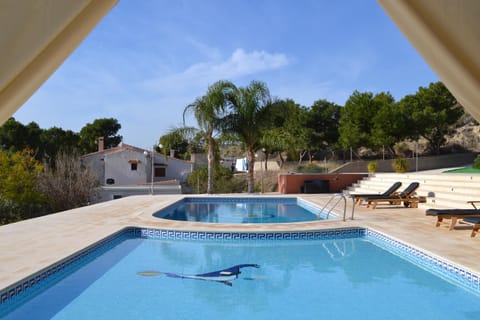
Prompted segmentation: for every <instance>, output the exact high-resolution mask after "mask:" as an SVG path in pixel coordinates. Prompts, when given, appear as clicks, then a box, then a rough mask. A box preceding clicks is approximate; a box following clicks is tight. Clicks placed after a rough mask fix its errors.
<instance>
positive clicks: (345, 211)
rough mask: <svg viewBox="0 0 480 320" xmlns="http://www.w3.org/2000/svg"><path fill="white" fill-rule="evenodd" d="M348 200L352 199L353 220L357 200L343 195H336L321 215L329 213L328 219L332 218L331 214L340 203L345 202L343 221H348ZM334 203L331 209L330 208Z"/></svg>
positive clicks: (331, 198) (324, 207) (329, 200)
mask: <svg viewBox="0 0 480 320" xmlns="http://www.w3.org/2000/svg"><path fill="white" fill-rule="evenodd" d="M347 198H351V199H352V213H351V216H350V219H351V220H353V217H354V213H355V200H354V198H353V197H352V196H348V195H345V194H343V193H334V194H333V195H332V196H331V197H330V199H328V201H327V203H326V204H325V205H324V206H323V208H322V210H321V211H320V213H324V212H325V211H326V212H327V219H328V217H329V216H330V213H331V212H332V211H333V209H335V208H336V207H337V205H338V204H339V203H340V201H342V200H343V221H346V220H347ZM334 200H336V201H334ZM330 203H332V205H331V206H330V207H328V206H329V205H330Z"/></svg>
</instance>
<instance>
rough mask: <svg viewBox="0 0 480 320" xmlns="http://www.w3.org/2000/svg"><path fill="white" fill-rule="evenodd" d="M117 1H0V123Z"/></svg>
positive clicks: (10, 114) (53, 69) (60, 62)
mask: <svg viewBox="0 0 480 320" xmlns="http://www.w3.org/2000/svg"><path fill="white" fill-rule="evenodd" d="M117 2H118V0H29V1H18V0H2V1H0V30H2V31H1V32H0V70H1V72H0V125H1V124H3V123H4V122H5V121H6V120H7V119H8V118H9V117H11V116H12V114H14V113H15V111H17V109H18V108H19V107H20V106H21V105H22V104H23V103H25V101H26V100H27V99H28V98H30V96H31V95H32V94H33V93H34V92H35V91H36V90H37V89H38V88H39V87H40V86H41V85H42V84H43V83H44V82H45V81H46V80H47V79H48V78H49V77H50V75H51V74H52V73H53V72H55V70H56V69H57V68H58V67H59V66H60V65H61V64H62V63H63V61H65V59H66V58H67V57H68V56H69V55H70V54H71V53H72V52H73V50H75V48H77V47H78V45H79V44H80V43H81V42H82V40H83V39H84V38H85V37H86V36H87V35H88V34H89V33H90V31H91V30H92V29H93V28H94V27H95V26H96V25H97V24H98V22H99V21H100V20H101V19H102V18H103V17H104V16H105V15H106V14H107V12H109V11H110V10H111V9H112V8H113V7H114V6H115V4H116V3H117Z"/></svg>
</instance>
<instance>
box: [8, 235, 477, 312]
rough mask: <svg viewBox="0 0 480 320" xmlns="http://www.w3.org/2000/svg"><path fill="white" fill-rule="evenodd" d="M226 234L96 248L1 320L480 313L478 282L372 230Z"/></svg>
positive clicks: (16, 302)
mask: <svg viewBox="0 0 480 320" xmlns="http://www.w3.org/2000/svg"><path fill="white" fill-rule="evenodd" d="M172 234H174V232H172ZM223 236H224V237H226V238H223V240H221V241H219V240H178V239H177V240H169V239H162V240H158V239H145V238H137V237H132V236H125V237H123V238H121V239H119V240H118V241H117V242H116V243H115V245H110V248H109V250H101V251H100V252H101V254H99V253H98V252H94V253H92V254H90V255H88V256H87V257H86V258H85V259H86V260H88V261H89V263H88V264H85V263H83V262H82V263H80V261H79V262H77V263H74V264H73V265H72V266H70V267H68V268H67V269H69V270H66V271H68V272H63V271H62V272H60V275H57V276H56V277H55V276H54V277H53V278H54V279H52V280H50V281H47V282H46V283H41V284H39V285H37V286H36V287H37V288H34V290H30V291H31V292H30V291H29V290H26V291H25V292H24V293H23V294H20V295H18V296H17V297H15V298H12V299H11V301H8V302H6V303H3V304H2V305H0V318H2V319H69V320H75V319H212V320H213V319H242V320H243V319H349V320H350V319H354V318H355V319H358V318H360V319H478V315H479V314H480V295H479V293H478V288H476V289H475V290H473V289H468V290H467V289H465V288H462V287H460V286H458V285H456V284H454V283H453V282H452V281H451V280H445V276H443V275H440V274H436V273H435V272H433V273H432V272H431V270H425V269H426V268H425V266H423V267H419V266H417V265H416V264H414V263H412V262H411V261H414V260H415V259H413V260H412V259H411V257H408V254H405V253H402V254H400V253H399V252H398V250H397V251H396V250H393V251H392V250H390V249H388V250H387V248H388V245H387V244H385V245H384V243H383V241H379V240H378V239H376V238H372V237H370V236H356V237H352V236H349V235H347V236H344V235H343V236H342V235H340V238H333V237H330V238H329V239H325V240H321V239H320V240H255V241H251V240H225V239H229V238H230V237H229V236H227V235H226V234H223ZM189 237H190V236H189ZM192 237H197V236H192ZM198 237H199V238H204V237H203V236H202V235H199V236H198ZM218 237H219V235H218V234H211V236H210V237H208V238H209V239H215V238H218ZM278 237H279V236H278V235H277V234H270V235H261V234H260V235H258V238H259V239H275V238H278ZM282 237H283V238H284V239H285V238H299V236H296V235H295V234H292V235H288V237H287V236H283V235H282ZM300 238H301V237H300ZM392 252H393V253H392ZM241 264H256V265H258V268H257V267H253V266H248V267H243V268H241V270H240V271H241V273H240V274H238V278H236V279H229V280H228V281H223V282H222V281H215V280H216V279H219V278H215V277H213V278H211V279H201V280H200V279H188V278H185V277H188V276H192V275H199V274H208V273H210V272H212V271H218V270H222V269H228V268H230V267H232V266H236V265H241ZM62 273H65V274H62ZM227 274H228V272H227ZM224 275H225V274H224ZM182 276H183V277H184V278H182ZM2 316H3V317H2Z"/></svg>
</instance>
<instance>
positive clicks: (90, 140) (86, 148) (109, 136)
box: [79, 118, 122, 153]
mask: <svg viewBox="0 0 480 320" xmlns="http://www.w3.org/2000/svg"><path fill="white" fill-rule="evenodd" d="M121 128H122V126H121V125H120V123H118V120H117V119H114V118H102V119H96V120H94V121H93V122H92V123H87V124H86V125H85V126H84V127H83V128H82V129H81V130H80V141H79V146H80V149H81V151H82V152H83V153H91V152H95V151H97V149H98V138H100V137H103V138H104V147H105V148H106V149H108V148H112V147H116V146H117V145H119V144H120V142H122V136H121V135H118V134H117V133H118V131H119V130H120V129H121Z"/></svg>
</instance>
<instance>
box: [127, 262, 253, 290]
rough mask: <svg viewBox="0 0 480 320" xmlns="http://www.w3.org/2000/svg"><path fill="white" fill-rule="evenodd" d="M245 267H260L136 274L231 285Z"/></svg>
mask: <svg viewBox="0 0 480 320" xmlns="http://www.w3.org/2000/svg"><path fill="white" fill-rule="evenodd" d="M247 267H251V268H260V266H259V265H258V264H237V265H235V266H233V267H230V268H227V269H222V270H218V271H213V272H208V273H201V274H179V273H171V272H160V271H142V272H138V273H137V274H138V275H141V276H145V277H151V276H158V275H161V274H164V275H166V276H167V277H170V278H179V279H193V280H205V281H215V282H220V283H223V284H225V285H227V286H232V282H231V281H232V280H235V279H237V278H238V275H239V274H240V273H242V272H241V271H240V270H241V269H242V268H247ZM249 279H251V278H249Z"/></svg>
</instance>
